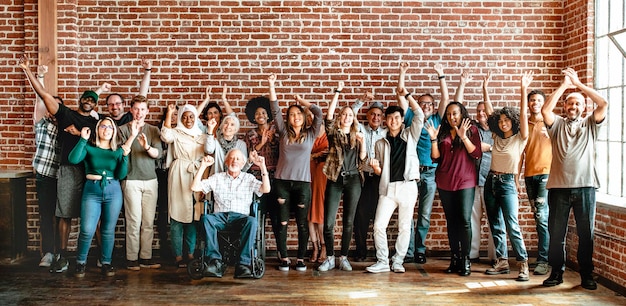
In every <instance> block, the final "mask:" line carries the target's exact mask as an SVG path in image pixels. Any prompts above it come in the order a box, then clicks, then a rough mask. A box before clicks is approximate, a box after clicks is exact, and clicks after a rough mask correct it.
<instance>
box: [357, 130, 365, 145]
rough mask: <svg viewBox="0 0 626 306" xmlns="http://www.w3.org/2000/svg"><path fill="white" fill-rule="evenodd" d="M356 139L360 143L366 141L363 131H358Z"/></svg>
mask: <svg viewBox="0 0 626 306" xmlns="http://www.w3.org/2000/svg"><path fill="white" fill-rule="evenodd" d="M356 140H357V141H358V142H360V143H364V141H365V135H363V133H361V132H356Z"/></svg>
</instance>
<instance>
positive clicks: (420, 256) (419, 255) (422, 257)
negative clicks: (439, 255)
mask: <svg viewBox="0 0 626 306" xmlns="http://www.w3.org/2000/svg"><path fill="white" fill-rule="evenodd" d="M415 262H416V263H418V264H425V263H426V255H424V253H417V256H415Z"/></svg>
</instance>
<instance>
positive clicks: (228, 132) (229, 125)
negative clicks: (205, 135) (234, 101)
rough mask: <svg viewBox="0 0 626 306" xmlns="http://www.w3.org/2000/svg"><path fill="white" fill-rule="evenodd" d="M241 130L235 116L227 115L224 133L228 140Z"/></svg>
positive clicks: (223, 128) (223, 125) (223, 126)
mask: <svg viewBox="0 0 626 306" xmlns="http://www.w3.org/2000/svg"><path fill="white" fill-rule="evenodd" d="M238 131H239V126H238V125H237V123H236V122H235V118H232V117H230V116H226V117H225V118H224V122H223V123H222V135H224V138H225V139H226V140H231V139H233V137H234V136H235V134H237V132H238Z"/></svg>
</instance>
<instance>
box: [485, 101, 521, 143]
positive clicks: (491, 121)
mask: <svg viewBox="0 0 626 306" xmlns="http://www.w3.org/2000/svg"><path fill="white" fill-rule="evenodd" d="M500 115H505V116H506V117H507V118H509V119H510V120H511V130H512V131H513V135H515V134H517V133H519V126H520V121H519V109H517V108H513V107H508V106H506V107H503V108H501V109H499V110H496V111H495V112H493V114H491V116H489V118H488V119H487V124H488V125H489V129H490V130H491V132H493V133H496V135H498V136H499V137H500V138H504V132H502V130H500V126H498V121H499V120H500Z"/></svg>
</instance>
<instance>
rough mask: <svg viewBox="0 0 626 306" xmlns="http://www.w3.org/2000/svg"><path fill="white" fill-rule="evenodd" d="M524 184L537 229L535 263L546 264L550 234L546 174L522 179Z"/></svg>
mask: <svg viewBox="0 0 626 306" xmlns="http://www.w3.org/2000/svg"><path fill="white" fill-rule="evenodd" d="M524 181H525V182H526V194H527V195H528V201H529V202H530V207H531V208H532V210H533V213H534V214H535V227H536V228H537V240H538V241H537V251H538V253H539V255H538V256H537V262H541V263H547V262H548V247H549V245H550V233H549V232H548V211H549V209H548V189H546V183H547V182H548V175H547V174H540V175H535V176H529V177H526V178H524Z"/></svg>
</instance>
